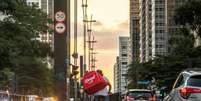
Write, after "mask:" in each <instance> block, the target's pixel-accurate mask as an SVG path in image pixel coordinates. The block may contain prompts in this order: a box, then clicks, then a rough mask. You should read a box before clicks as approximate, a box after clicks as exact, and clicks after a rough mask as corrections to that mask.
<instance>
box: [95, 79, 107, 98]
mask: <svg viewBox="0 0 201 101" xmlns="http://www.w3.org/2000/svg"><path fill="white" fill-rule="evenodd" d="M104 79H105V81H107V82H108V83H109V80H108V79H107V78H106V77H105V76H104ZM108 92H109V90H108V86H106V87H105V88H104V89H102V90H100V91H98V92H96V93H95V94H94V95H102V96H108Z"/></svg>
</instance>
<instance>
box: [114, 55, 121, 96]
mask: <svg viewBox="0 0 201 101" xmlns="http://www.w3.org/2000/svg"><path fill="white" fill-rule="evenodd" d="M119 67H120V66H119V57H117V58H116V63H115V64H114V71H113V72H114V93H118V92H120V83H119V82H120V78H121V75H120V71H121V70H120V68H119Z"/></svg>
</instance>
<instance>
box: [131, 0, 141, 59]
mask: <svg viewBox="0 0 201 101" xmlns="http://www.w3.org/2000/svg"><path fill="white" fill-rule="evenodd" d="M139 41H140V25H139V0H130V46H131V47H130V48H131V49H130V58H129V61H130V62H132V61H138V60H139V50H140V42H139Z"/></svg>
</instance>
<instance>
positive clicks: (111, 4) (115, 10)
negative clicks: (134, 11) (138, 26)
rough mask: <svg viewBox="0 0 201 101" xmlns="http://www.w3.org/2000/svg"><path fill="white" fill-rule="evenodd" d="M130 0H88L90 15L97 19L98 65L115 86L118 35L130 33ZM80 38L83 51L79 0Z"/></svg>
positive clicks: (95, 24) (95, 28) (79, 1)
mask: <svg viewBox="0 0 201 101" xmlns="http://www.w3.org/2000/svg"><path fill="white" fill-rule="evenodd" d="M128 3H129V0H88V15H89V16H90V15H91V14H92V15H93V18H94V19H95V20H96V21H97V22H96V23H94V26H93V33H94V35H95V39H96V40H97V41H98V43H97V44H96V46H95V48H96V50H97V53H98V54H97V60H98V61H97V63H96V64H97V67H98V68H99V69H102V70H103V72H104V74H105V75H106V76H107V77H108V78H109V79H110V81H111V83H112V86H113V66H114V63H115V60H116V56H118V37H119V36H128V35H129V29H128V28H129V26H128V17H129V5H128ZM78 6H79V8H78V20H79V21H78V34H79V35H78V36H79V37H78V40H79V44H78V46H79V50H78V51H79V52H81V53H82V52H83V51H80V50H83V43H82V42H83V33H82V30H83V28H82V8H81V0H78Z"/></svg>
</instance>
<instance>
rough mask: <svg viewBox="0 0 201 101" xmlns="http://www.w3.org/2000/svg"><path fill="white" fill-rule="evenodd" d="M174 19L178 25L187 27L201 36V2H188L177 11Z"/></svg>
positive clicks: (190, 0)
mask: <svg viewBox="0 0 201 101" xmlns="http://www.w3.org/2000/svg"><path fill="white" fill-rule="evenodd" d="M174 19H175V22H176V23H177V24H179V25H183V26H186V28H189V29H190V30H191V31H193V32H195V33H196V34H197V35H198V36H201V1H200V0H188V1H187V2H186V3H185V4H184V5H183V6H181V7H179V8H178V9H177V10H176V14H175V16H174ZM195 38H196V36H195Z"/></svg>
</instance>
